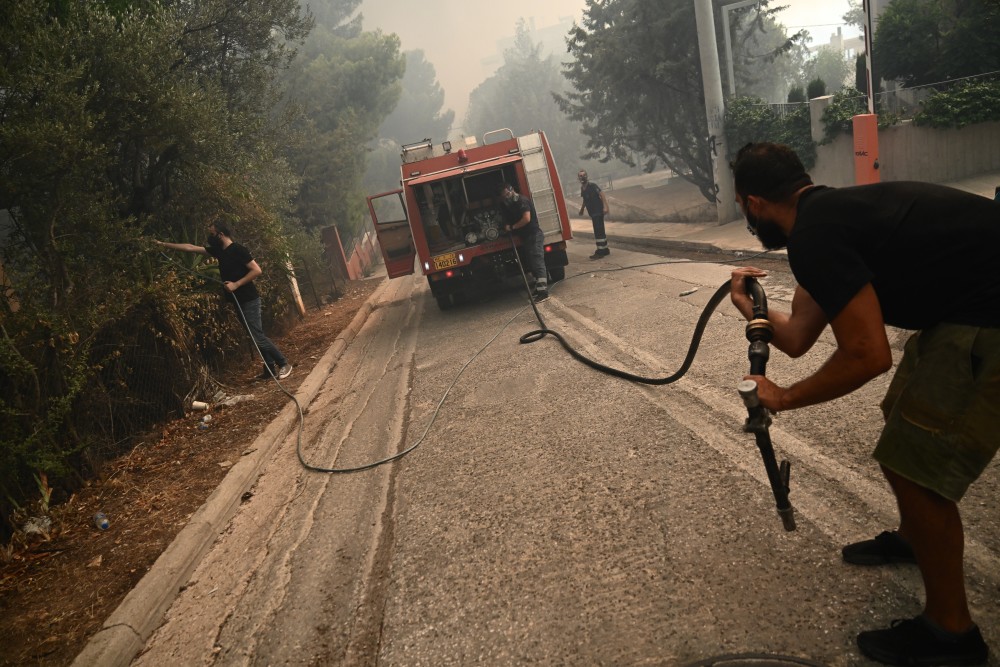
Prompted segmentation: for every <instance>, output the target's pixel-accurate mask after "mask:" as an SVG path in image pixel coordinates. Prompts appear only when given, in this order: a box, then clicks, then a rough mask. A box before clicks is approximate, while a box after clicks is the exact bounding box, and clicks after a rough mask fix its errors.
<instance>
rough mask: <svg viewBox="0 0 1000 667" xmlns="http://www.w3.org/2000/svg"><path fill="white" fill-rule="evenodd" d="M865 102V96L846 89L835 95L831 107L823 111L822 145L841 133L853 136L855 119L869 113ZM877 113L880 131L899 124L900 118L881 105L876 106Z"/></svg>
mask: <svg viewBox="0 0 1000 667" xmlns="http://www.w3.org/2000/svg"><path fill="white" fill-rule="evenodd" d="M865 100H866V97H865V96H864V95H859V94H858V93H857V91H853V90H848V89H844V90H841V91H839V92H836V93H834V95H833V99H832V100H831V101H830V104H829V106H827V107H826V108H825V109H824V110H823V141H822V142H820V143H823V144H828V143H830V142H831V141H833V140H834V139H836V138H837V135H839V134H841V133H844V134H852V133H853V132H854V121H853V119H854V117H855V116H857V115H858V114H866V113H868V104H867V102H866V101H865ZM875 113H876V115H877V116H878V127H879V129H884V128H886V127H889V126H891V125H895V124H896V123H898V122H899V116H898V115H896V114H893V113H889V112H888V111H886V110H885V109H884V108H882V106H881V103H878V104H876V105H875Z"/></svg>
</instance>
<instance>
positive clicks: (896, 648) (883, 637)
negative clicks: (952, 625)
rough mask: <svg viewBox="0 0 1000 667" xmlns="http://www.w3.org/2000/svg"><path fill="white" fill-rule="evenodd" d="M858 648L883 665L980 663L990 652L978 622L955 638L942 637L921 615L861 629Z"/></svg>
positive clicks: (984, 660) (983, 661)
mask: <svg viewBox="0 0 1000 667" xmlns="http://www.w3.org/2000/svg"><path fill="white" fill-rule="evenodd" d="M858 648H859V649H861V652H862V653H864V654H865V655H866V656H868V657H869V658H871V659H872V660H877V661H878V662H881V663H884V664H886V665H927V666H930V665H981V664H983V663H985V662H986V660H987V658H988V657H989V653H990V649H989V647H988V646H987V645H986V642H985V641H983V635H982V634H981V633H980V632H979V628H978V627H977V626H972V629H971V630H968V631H966V632H965V633H963V634H960V635H955V637H954V639H941V638H940V636H939V634H938V633H936V632H935V630H934V629H933V628H931V626H930V625H928V624H927V621H926V620H925V619H924V617H923V616H917V617H916V618H910V619H906V620H896V621H893V622H892V625H891V626H889V627H888V628H886V629H885V630H870V631H868V632H862V633H861V634H859V635H858Z"/></svg>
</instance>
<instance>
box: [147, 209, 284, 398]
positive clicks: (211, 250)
mask: <svg viewBox="0 0 1000 667" xmlns="http://www.w3.org/2000/svg"><path fill="white" fill-rule="evenodd" d="M157 243H158V244H160V245H161V246H163V247H165V248H170V249H171V250H180V251H183V252H193V253H197V254H199V255H208V256H211V257H214V258H215V259H217V260H218V261H219V276H220V277H221V278H222V285H223V289H224V291H225V294H226V296H227V297H228V298H229V299H231V301H232V303H233V306H234V307H235V308H236V314H237V315H238V316H239V317H240V321H241V322H243V324H244V326H246V328H247V331H249V332H250V335H251V336H252V337H253V340H254V343H256V344H257V349H258V350H260V354H261V356H262V357H263V359H264V372H263V373H261V374H260V375H259V376H258V379H264V380H266V379H269V378H272V377H277V379H279V380H284V379H285V378H286V377H288V376H289V375H290V374H291V372H292V366H291V364H289V363H288V360H287V359H285V355H283V354H282V353H281V350H279V349H278V346H277V345H275V344H274V343H273V342H271V339H269V338H268V337H267V336H265V335H264V327H263V324H262V319H261V310H260V294H259V293H258V292H257V286H256V285H254V284H253V281H254V278H256V277H257V276H259V275H260V274H261V273H263V271H262V270H261V268H260V265H259V264H257V262H256V260H254V258H253V255H251V254H250V251H249V250H247V249H246V248H245V247H243V246H242V245H240V244H239V243H236V242H235V241H233V239H232V235H231V232H230V231H229V228H228V227H227V226H225V225H223V224H219V223H216V224H212V225H209V226H208V245H207V246H198V245H193V244H191V243H167V242H165V241H157Z"/></svg>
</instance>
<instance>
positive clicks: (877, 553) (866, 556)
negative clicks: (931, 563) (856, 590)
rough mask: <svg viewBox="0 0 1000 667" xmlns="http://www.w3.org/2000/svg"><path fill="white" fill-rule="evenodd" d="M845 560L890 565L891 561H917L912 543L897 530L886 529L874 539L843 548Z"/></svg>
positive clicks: (854, 562) (856, 563)
mask: <svg viewBox="0 0 1000 667" xmlns="http://www.w3.org/2000/svg"><path fill="white" fill-rule="evenodd" d="M841 554H843V556H844V562H846V563H851V564H853V565H888V564H889V563H916V562H917V557H916V556H914V555H913V549H912V548H911V547H910V544H909V543H908V542H907V541H906V540H904V539H903V538H902V537H900V536H899V533H897V532H896V531H893V532H891V533H890V532H889V531H884V532H882V533H881V534H880V535H879V536H878V537H876V538H875V539H874V540H864V541H863V542H855V543H854V544H848V545H847V546H846V547H844V548H843V549H841Z"/></svg>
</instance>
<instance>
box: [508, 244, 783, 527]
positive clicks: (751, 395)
mask: <svg viewBox="0 0 1000 667" xmlns="http://www.w3.org/2000/svg"><path fill="white" fill-rule="evenodd" d="M511 245H512V246H514V252H515V255H516V257H517V261H518V264H519V265H521V256H520V253H518V252H517V246H516V245H514V243H513V238H512V239H511ZM521 275H522V277H523V278H524V283H525V286H526V287H527V285H528V280H527V276H526V274H525V273H524V267H523V265H521ZM745 284H746V290H747V295H748V296H749V297H750V299H751V301H752V302H753V318H752V319H751V320H750V322H748V323H747V327H746V337H747V340H748V341H750V346H749V350H748V352H747V356H748V357H749V359H750V373H749V374H750V375H764V374H765V371H766V370H767V360H768V358H769V356H770V347H769V346H768V343H770V342H771V339H772V338H773V336H774V327H773V326H772V325H771V322H770V321H769V320H768V319H767V296H766V295H765V293H764V288H763V287H761V285H760V283H758V282H757V281H756V280H755V279H754V278H749V277H748V278H747V279H746V281H745ZM730 289H731V285H730V283H729V281H726V282H725V283H723V284H722V285H720V286H719V288H718V289H717V290H716V291H715V293H714V294H713V295H712V296H711V297H710V298H709V300H708V303H706V304H705V308H704V309H703V310H702V313H701V316H700V317H699V318H698V322H697V324H696V325H695V330H694V333H693V334H692V336H691V344H690V345H689V346H688V352H687V355H686V356H685V357H684V361H683V362H682V363H681V367H680V369H678V371H677V372H676V373H673V374H672V375H669V376H667V377H663V378H649V377H643V376H641V375H636V374H634V373H630V372H628V371H624V370H621V369H619V368H612V367H610V366H607V365H605V364H602V363H600V362H597V361H594V360H593V359H590V358H588V357H586V356H584V355H583V354H581V353H580V352H578V351H577V350H575V349H573V347H572V346H571V345H570V344H569V343H568V342H567V341H566V339H565V338H563V336H562V335H561V334H560V333H559V332H557V331H553V330H552V329H549V328H548V327H547V326H545V321H544V320H543V319H542V316H541V313H539V311H538V307H537V306H536V305H535V301H534V299H533V298H531V296H530V295H531V290H530V289H529V290H528V294H529V299H530V300H531V307H532V309H533V310H534V311H535V317H536V319H537V320H538V322H539V324H541V325H542V328H541V329H535V330H533V331H529V332H528V333H526V334H524V335H522V336H521V338H520V339H519V340H520V342H521V343H522V344H525V343H534V342H536V341H539V340H541V339H542V338H544V337H545V336H552V337H553V338H555V339H556V340H558V341H559V344H560V345H562V347H563V349H565V350H566V351H567V352H568V353H569V354H570V356H572V357H573V358H574V359H576V360H577V361H579V362H581V363H583V364H585V365H587V366H590V367H591V368H593V369H594V370H597V371H600V372H602V373H606V374H608V375H613V376H615V377H620V378H622V379H625V380H630V381H632V382H637V383H640V384H650V385H662V384H670V383H672V382H676V381H677V380H679V379H681V378H682V377H683V376H684V374H685V373H687V371H688V369H689V368H691V364H692V363H693V362H694V357H695V354H696V353H697V351H698V346H699V345H700V344H701V337H702V335H703V334H704V333H705V327H706V326H707V325H708V320H709V318H710V317H711V316H712V313H713V312H714V311H715V309H716V308H717V307H718V305H719V304H720V303H721V302H722V301H723V299H725V298H726V296H728V295H729V292H730ZM737 391H738V392H739V394H740V396H741V397H742V398H743V403H744V405H746V408H747V413H748V416H747V420H746V422H745V423H744V425H743V431H744V432H746V433H753V435H754V439H755V440H756V444H757V449H759V450H760V455H761V458H762V459H763V461H764V470H765V471H766V473H767V479H768V482H769V483H770V485H771V492H772V493H773V494H774V500H775V505H776V507H777V510H778V516H779V517H781V523H782V525H783V526H784V527H785V530H787V531H792V530H795V516H794V511H793V509H792V505H791V503H790V502H789V500H788V493H789V486H788V483H789V477H790V473H791V464H790V463H789V462H788V461H787V460H786V461H782V462H781V464H780V465H779V464H778V463H777V460H776V458H775V454H774V446H773V445H772V444H771V434H770V430H769V429H770V425H771V415H770V413H769V411H768V410H767V408H765V407H764V406H763V405H761V404H760V400H759V399H758V397H757V383H756V382H754V381H753V380H744V381H742V382H740V383H739V384H738V385H737Z"/></svg>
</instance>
